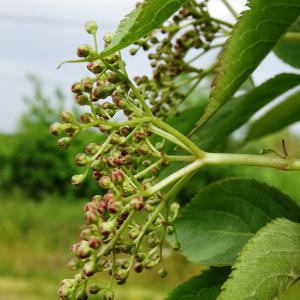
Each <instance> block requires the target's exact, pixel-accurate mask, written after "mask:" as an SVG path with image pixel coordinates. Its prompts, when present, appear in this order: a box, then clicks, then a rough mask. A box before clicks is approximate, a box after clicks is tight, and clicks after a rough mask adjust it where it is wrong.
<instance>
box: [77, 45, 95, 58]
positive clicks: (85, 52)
mask: <svg viewBox="0 0 300 300" xmlns="http://www.w3.org/2000/svg"><path fill="white" fill-rule="evenodd" d="M91 52H92V47H91V46H90V45H81V46H79V47H78V48H77V56H79V57H88V56H89V55H90V54H91Z"/></svg>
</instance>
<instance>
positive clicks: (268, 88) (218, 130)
mask: <svg viewBox="0 0 300 300" xmlns="http://www.w3.org/2000/svg"><path fill="white" fill-rule="evenodd" d="M299 84H300V75H298V74H280V75H277V76H275V77H274V78H271V79H269V80H267V81H266V82H264V83H263V84H261V85H260V86H258V87H256V88H254V89H252V90H251V91H249V92H248V93H246V94H245V95H242V96H240V97H236V98H232V99H231V100H230V101H228V102H227V103H226V104H225V105H224V106H223V107H221V108H220V109H219V110H218V111H217V113H216V114H215V115H213V116H212V117H211V118H210V119H209V120H208V122H207V123H206V124H205V125H204V126H203V127H202V128H201V130H199V131H198V132H197V133H196V134H195V135H194V136H193V138H192V139H193V141H194V142H195V143H196V144H197V145H198V146H199V147H201V148H203V149H204V150H207V151H213V150H214V149H215V147H216V146H217V145H218V144H220V143H222V141H224V140H225V139H226V138H227V137H228V135H229V134H231V133H232V132H233V131H234V130H236V129H238V128H239V127H241V126H242V125H244V123H246V122H247V121H248V120H249V119H250V118H251V117H252V116H253V115H254V114H255V113H256V112H257V111H258V110H260V109H261V108H262V107H264V106H265V105H267V104H268V103H270V102H271V101H273V100H274V99H276V98H277V97H278V96H280V95H281V94H283V93H285V92H286V91H288V90H290V89H292V88H294V87H296V86H298V85H299Z"/></svg>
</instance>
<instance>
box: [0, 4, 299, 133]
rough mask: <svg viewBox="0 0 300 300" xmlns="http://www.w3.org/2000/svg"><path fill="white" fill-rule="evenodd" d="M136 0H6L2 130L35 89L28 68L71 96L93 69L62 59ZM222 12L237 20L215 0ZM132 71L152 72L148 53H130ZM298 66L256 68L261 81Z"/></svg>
mask: <svg viewBox="0 0 300 300" xmlns="http://www.w3.org/2000/svg"><path fill="white" fill-rule="evenodd" d="M135 2H136V0H42V1H41V0H10V1H4V0H2V3H1V6H0V43H1V47H0V90H1V101H2V109H1V110H2V112H3V113H2V116H1V118H0V132H12V131H13V130H14V129H15V128H16V124H17V121H18V119H19V117H20V115H21V114H22V112H24V111H25V110H26V106H25V103H24V100H23V98H24V96H26V95H31V94H32V93H33V89H32V85H31V83H30V81H29V80H28V74H34V75H36V76H38V77H39V78H40V79H41V80H42V82H43V86H44V90H45V93H46V94H47V95H48V94H49V95H51V93H52V94H53V90H54V89H55V88H56V87H61V88H62V90H63V92H64V93H65V95H66V96H67V98H68V99H69V100H68V101H69V102H70V101H71V100H70V99H71V92H70V86H71V84H72V83H73V82H75V81H78V80H80V78H82V77H83V76H84V75H86V74H87V73H86V72H87V71H85V67H84V66H83V65H80V64H69V65H64V66H63V67H62V68H61V69H59V70H57V66H58V64H59V63H60V62H61V61H64V60H66V59H74V58H76V49H77V47H78V46H79V45H81V44H85V43H90V42H91V38H90V36H89V35H87V34H86V32H85V31H84V24H85V23H86V22H87V21H89V20H94V21H96V22H97V23H98V24H99V27H100V32H99V35H100V36H101V35H103V33H105V32H114V31H115V29H116V28H117V25H118V23H119V21H120V20H121V19H122V18H123V17H124V16H125V15H126V14H127V13H128V12H130V11H131V10H132V9H133V8H134V5H135ZM245 2H246V1H245V0H231V3H232V4H233V6H234V7H235V8H236V10H237V11H239V12H240V11H242V10H243V9H245V6H244V5H245ZM210 10H211V12H212V13H213V14H214V15H215V16H216V17H220V18H223V19H226V20H229V21H233V19H232V16H231V15H230V13H229V12H228V11H227V10H226V8H225V7H224V6H223V4H222V3H221V1H220V0H211V1H210ZM125 60H126V61H127V68H128V70H129V74H131V75H133V74H144V73H147V65H146V59H144V58H143V57H141V56H138V57H134V58H132V57H129V56H127V55H126V54H125ZM291 71H295V70H293V69H292V68H290V67H289V66H287V65H285V64H284V63H282V62H281V61H280V60H278V59H277V58H276V57H275V56H274V55H273V54H271V55H269V56H268V57H267V58H266V59H265V61H264V62H263V63H262V65H261V66H260V67H259V68H258V69H257V70H256V71H255V73H254V79H255V82H256V83H257V84H258V83H260V82H263V81H264V80H266V79H267V78H270V77H272V76H274V75H275V74H278V73H281V72H291Z"/></svg>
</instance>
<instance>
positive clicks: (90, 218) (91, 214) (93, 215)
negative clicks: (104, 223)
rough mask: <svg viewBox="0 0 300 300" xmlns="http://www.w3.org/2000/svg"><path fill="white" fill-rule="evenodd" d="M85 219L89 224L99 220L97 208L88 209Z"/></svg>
mask: <svg viewBox="0 0 300 300" xmlns="http://www.w3.org/2000/svg"><path fill="white" fill-rule="evenodd" d="M85 220H86V222H87V224H94V223H96V222H98V215H97V211H96V210H92V211H87V212H86V213H85Z"/></svg>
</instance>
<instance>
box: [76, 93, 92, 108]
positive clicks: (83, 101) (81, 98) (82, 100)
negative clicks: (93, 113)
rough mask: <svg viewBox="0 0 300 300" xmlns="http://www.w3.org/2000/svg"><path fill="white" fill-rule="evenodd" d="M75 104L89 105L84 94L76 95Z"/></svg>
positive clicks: (87, 98)
mask: <svg viewBox="0 0 300 300" xmlns="http://www.w3.org/2000/svg"><path fill="white" fill-rule="evenodd" d="M76 102H77V104H78V105H81V106H82V105H88V104H89V103H90V101H89V97H88V96H86V95H84V94H78V95H77V96H76Z"/></svg>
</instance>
